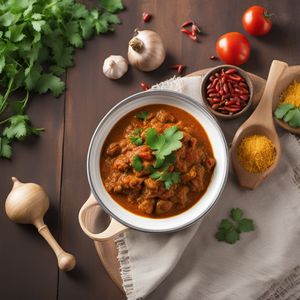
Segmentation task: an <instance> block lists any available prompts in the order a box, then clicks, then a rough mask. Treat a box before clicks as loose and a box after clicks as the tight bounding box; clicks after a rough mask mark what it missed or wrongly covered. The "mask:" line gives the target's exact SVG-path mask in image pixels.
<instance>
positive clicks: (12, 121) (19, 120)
mask: <svg viewBox="0 0 300 300" xmlns="http://www.w3.org/2000/svg"><path fill="white" fill-rule="evenodd" d="M8 122H9V125H8V126H7V127H5V129H4V131H3V136H5V137H6V138H7V139H9V140H12V139H17V140H23V139H24V138H25V137H26V136H27V135H30V134H31V133H35V134H38V133H39V131H41V130H42V129H36V128H32V127H31V126H30V124H29V117H28V116H27V115H14V116H12V117H10V118H9V121H8Z"/></svg>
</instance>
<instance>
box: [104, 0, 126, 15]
mask: <svg viewBox="0 0 300 300" xmlns="http://www.w3.org/2000/svg"><path fill="white" fill-rule="evenodd" d="M99 2H100V4H101V6H102V7H103V8H104V9H106V10H107V11H108V12H111V13H116V12H118V11H119V10H122V9H123V8H124V6H123V4H122V1H121V0H99Z"/></svg>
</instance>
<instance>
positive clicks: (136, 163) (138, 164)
mask: <svg viewBox="0 0 300 300" xmlns="http://www.w3.org/2000/svg"><path fill="white" fill-rule="evenodd" d="M132 166H133V167H134V169H135V170H136V171H137V172H141V171H142V170H143V162H142V160H141V158H140V157H139V156H138V155H135V156H134V157H133V158H132Z"/></svg>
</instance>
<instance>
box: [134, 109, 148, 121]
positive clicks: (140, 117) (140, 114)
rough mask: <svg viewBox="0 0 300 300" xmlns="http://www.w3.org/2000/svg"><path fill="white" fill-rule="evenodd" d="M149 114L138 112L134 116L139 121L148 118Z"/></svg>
mask: <svg viewBox="0 0 300 300" xmlns="http://www.w3.org/2000/svg"><path fill="white" fill-rule="evenodd" d="M148 115H149V113H148V112H147V111H140V112H138V113H137V114H136V117H137V118H138V119H140V120H143V121H144V120H146V119H147V117H148Z"/></svg>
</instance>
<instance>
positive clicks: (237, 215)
mask: <svg viewBox="0 0 300 300" xmlns="http://www.w3.org/2000/svg"><path fill="white" fill-rule="evenodd" d="M243 215H244V213H243V211H242V210H241V209H240V208H233V209H232V210H231V211H230V218H231V219H223V220H222V221H221V223H220V224H219V226H218V232H217V233H216V234H215V237H216V239H217V240H218V241H224V242H226V243H229V244H234V243H236V241H238V240H239V239H240V233H242V232H249V231H253V230H254V224H253V220H251V219H246V218H243Z"/></svg>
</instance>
